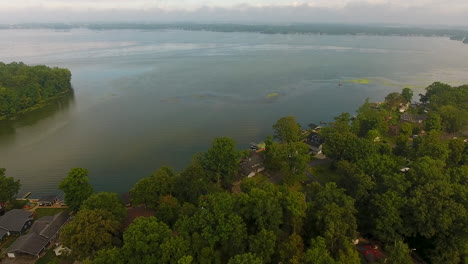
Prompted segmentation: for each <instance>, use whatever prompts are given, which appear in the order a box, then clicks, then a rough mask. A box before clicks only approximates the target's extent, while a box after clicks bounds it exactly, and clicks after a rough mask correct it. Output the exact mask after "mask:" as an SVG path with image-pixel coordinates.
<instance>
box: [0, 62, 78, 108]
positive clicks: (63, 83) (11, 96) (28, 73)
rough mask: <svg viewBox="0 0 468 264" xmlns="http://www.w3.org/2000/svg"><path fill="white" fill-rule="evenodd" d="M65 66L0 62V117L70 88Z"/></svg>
mask: <svg viewBox="0 0 468 264" xmlns="http://www.w3.org/2000/svg"><path fill="white" fill-rule="evenodd" d="M70 81H71V73H70V71H69V70H67V69H60V68H49V67H47V66H44V65H38V66H27V65H25V64H23V63H15V62H13V63H10V64H4V63H2V62H0V117H2V116H9V115H14V114H16V113H18V112H20V111H22V110H25V109H27V108H29V107H32V106H34V105H36V104H39V103H41V102H43V101H44V100H47V99H49V98H51V97H54V96H57V95H58V94H61V93H64V92H68V91H71V89H72V88H71V83H70Z"/></svg>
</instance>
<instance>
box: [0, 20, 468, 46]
mask: <svg viewBox="0 0 468 264" xmlns="http://www.w3.org/2000/svg"><path fill="white" fill-rule="evenodd" d="M43 28H47V29H54V30H70V29H76V28H87V29H91V30H121V29H123V30H125V29H132V30H188V31H213V32H251V33H261V34H319V35H320V34H324V35H353V36H356V35H369V36H425V37H433V36H437V37H449V38H450V39H452V40H456V41H461V42H463V43H465V44H466V43H468V30H466V29H459V28H427V27H404V26H400V27H397V26H381V25H357V24H356V25H349V24H324V23H321V24H309V23H304V24H299V23H298V24H287V25H275V24H271V25H268V24H228V23H218V24H200V23H91V24H80V23H74V24H62V23H47V24H44V23H28V24H17V25H0V29H43Z"/></svg>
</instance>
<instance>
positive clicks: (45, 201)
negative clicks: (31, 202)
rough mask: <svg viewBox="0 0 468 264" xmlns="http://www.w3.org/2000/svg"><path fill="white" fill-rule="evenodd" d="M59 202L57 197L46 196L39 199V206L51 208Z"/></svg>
mask: <svg viewBox="0 0 468 264" xmlns="http://www.w3.org/2000/svg"><path fill="white" fill-rule="evenodd" d="M58 201H59V198H58V196H57V195H46V196H42V197H41V198H39V206H52V205H54V204H56V203H57V202H58Z"/></svg>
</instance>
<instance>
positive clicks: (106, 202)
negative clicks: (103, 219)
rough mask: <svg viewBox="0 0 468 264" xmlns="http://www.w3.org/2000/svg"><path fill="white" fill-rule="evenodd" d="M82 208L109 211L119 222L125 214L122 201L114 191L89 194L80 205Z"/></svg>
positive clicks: (125, 210)
mask: <svg viewBox="0 0 468 264" xmlns="http://www.w3.org/2000/svg"><path fill="white" fill-rule="evenodd" d="M81 209H83V210H95V209H102V210H106V211H109V212H110V213H112V215H113V216H114V217H115V220H117V221H119V222H121V221H122V220H123V219H124V218H125V216H126V215H127V209H125V207H124V205H123V203H122V201H121V200H120V199H119V196H118V195H117V194H116V193H109V192H100V193H95V194H92V195H91V196H89V198H88V199H86V201H84V202H83V205H82V206H81Z"/></svg>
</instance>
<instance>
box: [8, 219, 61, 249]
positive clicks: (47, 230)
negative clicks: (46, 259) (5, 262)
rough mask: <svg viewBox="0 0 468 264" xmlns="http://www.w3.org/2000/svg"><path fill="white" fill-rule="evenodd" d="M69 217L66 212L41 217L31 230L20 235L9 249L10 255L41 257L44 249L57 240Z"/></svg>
mask: <svg viewBox="0 0 468 264" xmlns="http://www.w3.org/2000/svg"><path fill="white" fill-rule="evenodd" d="M69 218H70V216H69V214H68V213H66V212H60V213H58V214H56V215H54V216H44V217H41V218H39V219H38V220H36V221H35V222H34V224H33V225H32V226H31V230H30V231H29V233H28V234H27V235H24V236H20V237H19V238H18V239H16V241H15V242H14V243H13V244H12V245H11V246H10V247H9V248H8V249H7V255H8V257H10V258H16V257H18V256H35V257H37V258H39V255H40V254H41V253H42V252H43V251H44V249H46V248H47V246H48V245H50V244H51V243H54V241H55V240H57V238H58V235H59V231H60V229H61V228H62V227H63V226H64V225H65V223H66V222H67V221H68V219H69Z"/></svg>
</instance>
